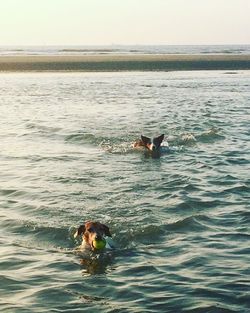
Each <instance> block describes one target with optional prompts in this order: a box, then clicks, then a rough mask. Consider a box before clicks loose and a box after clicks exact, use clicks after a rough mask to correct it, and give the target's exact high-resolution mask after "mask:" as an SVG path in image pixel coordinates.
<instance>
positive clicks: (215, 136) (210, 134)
mask: <svg viewBox="0 0 250 313" xmlns="http://www.w3.org/2000/svg"><path fill="white" fill-rule="evenodd" d="M196 139H197V140H198V141H199V142H214V141H217V140H222V139H225V136H223V135H221V134H219V129H217V128H211V129H209V130H206V131H204V132H203V133H201V134H200V135H197V136H196Z"/></svg>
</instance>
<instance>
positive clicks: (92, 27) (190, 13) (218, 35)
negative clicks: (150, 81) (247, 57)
mask: <svg viewBox="0 0 250 313" xmlns="http://www.w3.org/2000/svg"><path fill="white" fill-rule="evenodd" d="M87 44H90V45H91V44H92V45H96V44H100V45H103V44H250V0H0V45H87Z"/></svg>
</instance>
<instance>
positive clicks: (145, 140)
mask: <svg viewBox="0 0 250 313" xmlns="http://www.w3.org/2000/svg"><path fill="white" fill-rule="evenodd" d="M141 140H142V142H143V143H144V145H146V144H148V143H150V141H151V139H150V138H148V137H146V136H143V135H141Z"/></svg>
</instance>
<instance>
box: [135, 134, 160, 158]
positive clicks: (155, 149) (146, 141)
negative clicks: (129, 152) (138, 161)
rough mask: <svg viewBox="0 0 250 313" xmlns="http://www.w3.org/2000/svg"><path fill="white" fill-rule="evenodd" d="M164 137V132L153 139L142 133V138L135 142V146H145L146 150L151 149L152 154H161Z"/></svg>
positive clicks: (136, 147)
mask: <svg viewBox="0 0 250 313" xmlns="http://www.w3.org/2000/svg"><path fill="white" fill-rule="evenodd" d="M163 139H164V134H162V135H160V136H159V137H155V138H152V139H151V138H149V137H146V136H143V135H141V139H140V140H137V141H136V142H134V143H133V148H135V149H138V148H139V149H140V148H145V149H146V151H149V152H150V153H151V154H152V156H159V155H160V153H161V144H162V141H163Z"/></svg>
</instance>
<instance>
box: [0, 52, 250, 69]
mask: <svg viewBox="0 0 250 313" xmlns="http://www.w3.org/2000/svg"><path fill="white" fill-rule="evenodd" d="M194 70H250V55H237V54H235V55H232V54H230V55H228V54H217V55H210V54H208V55H202V54H197V55H196V54H189V55H184V54H174V55H173V54H168V55H166V54H164V55H159V54H154V55H151V54H150V55H146V54H141V55H138V54H135V55H117V54H115V55H81V56H79V55H69V56H68V55H67V56H65V55H63V56H60V55H58V56H57V55H55V56H52V55H51V56H47V55H46V56H41V55H39V56H32V55H29V56H0V72H119V71H194Z"/></svg>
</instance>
